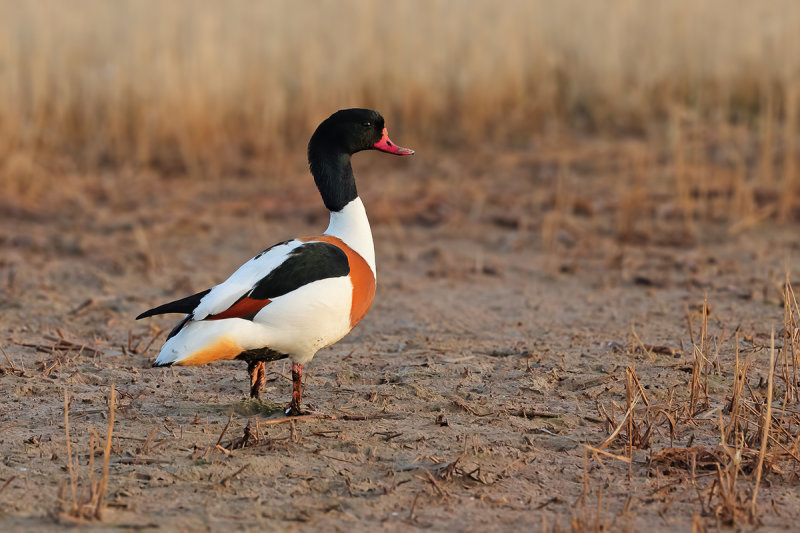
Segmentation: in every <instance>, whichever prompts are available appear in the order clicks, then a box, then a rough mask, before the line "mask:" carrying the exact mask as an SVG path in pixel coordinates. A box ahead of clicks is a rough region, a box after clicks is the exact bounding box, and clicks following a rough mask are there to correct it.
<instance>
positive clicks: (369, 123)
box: [361, 122, 372, 128]
mask: <svg viewBox="0 0 800 533" xmlns="http://www.w3.org/2000/svg"><path fill="white" fill-rule="evenodd" d="M361 125H362V126H364V127H365V128H369V127H370V126H372V122H364V123H362V124H361Z"/></svg>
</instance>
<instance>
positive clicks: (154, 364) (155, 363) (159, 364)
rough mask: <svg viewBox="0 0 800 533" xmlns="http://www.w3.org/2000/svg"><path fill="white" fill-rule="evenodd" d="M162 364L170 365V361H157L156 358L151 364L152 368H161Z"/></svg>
mask: <svg viewBox="0 0 800 533" xmlns="http://www.w3.org/2000/svg"><path fill="white" fill-rule="evenodd" d="M164 366H172V363H159V362H158V360H156V361H153V365H152V367H153V368H161V367H164Z"/></svg>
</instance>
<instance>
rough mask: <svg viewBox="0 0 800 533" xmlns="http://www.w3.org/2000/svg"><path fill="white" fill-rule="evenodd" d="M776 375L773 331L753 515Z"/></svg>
mask: <svg viewBox="0 0 800 533" xmlns="http://www.w3.org/2000/svg"><path fill="white" fill-rule="evenodd" d="M774 375H775V330H774V329H773V330H772V333H771V335H770V349H769V378H768V381H767V409H766V414H765V415H764V429H763V430H762V433H763V436H762V438H761V450H760V452H759V454H758V467H757V468H756V481H755V487H754V488H753V502H752V506H753V510H752V513H753V515H755V514H756V511H757V508H756V499H757V498H758V486H759V485H760V483H761V472H762V470H763V468H764V457H765V456H766V455H767V442H768V441H769V431H770V428H771V427H772V385H773V376H774Z"/></svg>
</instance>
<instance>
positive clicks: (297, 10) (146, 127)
mask: <svg viewBox="0 0 800 533" xmlns="http://www.w3.org/2000/svg"><path fill="white" fill-rule="evenodd" d="M0 12H2V14H3V16H2V17H0V163H2V164H3V165H4V167H6V168H7V167H9V165H10V167H11V169H13V170H19V169H20V168H22V169H28V168H35V167H36V165H38V164H40V163H41V161H42V158H44V157H45V156H47V157H49V156H54V155H57V156H61V157H65V158H66V159H67V160H68V161H69V162H70V163H71V164H78V165H82V166H86V167H89V168H97V167H103V166H107V165H118V164H123V163H124V164H128V163H133V164H144V165H148V166H155V167H157V168H159V169H163V170H166V171H181V172H183V171H189V172H218V171H221V170H236V169H241V168H242V167H243V166H244V167H246V168H251V167H253V168H261V167H264V166H266V165H267V161H268V159H267V156H270V155H274V154H275V153H279V152H281V151H283V150H285V149H286V147H290V146H301V147H302V146H303V145H304V143H305V140H306V139H307V137H308V133H309V131H310V130H311V128H313V126H314V125H315V124H316V123H318V122H319V120H320V119H321V118H323V117H325V116H327V114H329V113H330V111H331V110H332V109H337V108H341V107H346V106H354V105H359V106H372V107H376V108H379V109H381V110H382V111H384V113H385V114H386V115H387V116H389V117H391V121H392V124H393V125H394V127H395V128H397V127H401V128H402V129H403V131H404V134H405V136H404V138H409V139H412V140H419V139H426V140H428V141H437V142H439V143H440V144H443V145H448V144H453V143H454V142H455V141H468V142H470V141H471V142H475V141H480V142H485V141H486V140H487V139H489V140H492V139H505V140H511V141H512V142H514V143H517V144H519V143H520V142H522V143H524V142H526V141H527V139H528V138H529V137H530V136H531V135H535V134H553V133H555V134H558V132H559V131H563V130H564V128H569V129H573V128H578V129H581V130H583V131H590V132H591V131H625V132H647V131H649V130H650V129H651V127H652V125H653V124H656V123H659V122H661V121H668V119H669V117H675V116H677V115H676V112H678V111H680V110H682V109H690V110H695V111H698V112H700V113H701V114H706V115H708V116H719V115H720V114H721V115H726V114H733V115H736V116H737V117H738V119H737V120H740V121H751V120H753V119H756V118H757V117H758V116H763V117H764V118H765V120H763V121H761V122H760V124H761V128H760V131H761V140H762V149H761V162H760V163H759V164H760V166H761V169H762V170H761V171H762V173H764V175H765V179H767V178H769V179H773V178H775V177H776V174H775V173H774V172H773V170H772V167H771V154H773V153H774V145H775V141H776V137H778V136H780V135H779V134H780V132H781V131H782V130H781V129H780V127H779V125H778V122H779V121H782V120H783V118H784V117H788V118H789V119H790V120H789V121H788V122H787V126H786V127H785V131H783V133H782V134H781V135H785V136H786V137H787V139H789V140H790V141H791V146H794V144H795V143H794V137H795V131H794V129H795V128H794V122H796V117H797V103H796V99H797V97H796V95H797V90H796V87H797V82H798V75H799V74H800V53H799V52H798V50H800V46H798V45H799V44H800V36H799V35H798V32H797V28H798V27H800V4H797V3H796V2H792V1H788V0H784V1H776V2H734V3H733V4H732V3H731V2H730V1H727V0H709V1H707V2H694V1H692V0H677V1H674V2H655V3H653V2H628V1H622V0H620V1H603V2H583V1H579V0H567V1H563V2H550V1H548V0H536V1H527V0H525V1H523V0H509V1H506V2H502V3H499V4H498V3H497V2H490V1H476V2H470V5H469V8H468V9H459V8H454V6H453V4H452V2H446V1H443V0H439V1H427V0H409V1H406V2H394V3H392V2H389V3H386V2H383V3H375V2H370V1H368V0H351V1H345V2H331V1H319V2H313V3H308V2H278V1H272V2H246V1H234V2H224V3H221V2H209V1H195V0H177V1H174V2H158V1H156V0H128V1H118V2H103V1H100V0H84V1H81V2H50V1H45V0H39V1H36V0H33V1H30V2H15V1H12V0H0ZM753 21H758V23H757V24H754V23H753ZM714 113H717V115H714ZM678 148H679V149H680V146H679V147H678ZM784 167H785V172H784V173H785V174H786V179H785V180H784V181H785V187H787V188H790V189H794V188H796V187H797V185H796V182H795V181H793V180H792V179H793V178H792V177H793V175H794V170H793V169H794V166H793V162H792V161H791V160H787V161H786V163H785V164H784ZM688 171H689V169H687V168H684V169H683V170H681V171H680V173H679V175H678V176H677V177H676V179H677V180H678V183H679V184H684V185H685V183H686V181H685V180H690V179H691V176H690V175H689V174H685V173H684V172H688ZM790 207H791V206H789V205H783V206H782V207H781V209H782V213H784V214H786V213H788V210H789V209H790Z"/></svg>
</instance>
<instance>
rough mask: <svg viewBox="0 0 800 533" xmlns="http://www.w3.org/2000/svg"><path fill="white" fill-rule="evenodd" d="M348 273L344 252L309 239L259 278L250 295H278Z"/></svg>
mask: <svg viewBox="0 0 800 533" xmlns="http://www.w3.org/2000/svg"><path fill="white" fill-rule="evenodd" d="M349 273H350V263H349V262H348V261H347V254H345V253H344V251H342V250H341V249H340V248H339V247H337V246H334V245H333V244H329V243H327V242H309V243H307V244H304V245H302V246H299V247H297V248H295V249H294V250H292V251H291V252H289V257H288V258H287V259H286V261H284V262H283V263H281V264H280V265H279V266H278V267H276V268H275V269H274V270H273V271H272V272H270V273H269V274H267V275H266V276H264V277H263V278H261V280H259V281H258V283H256V285H255V286H254V287H253V290H252V291H250V294H249V296H248V297H249V298H252V299H254V300H266V299H268V298H277V297H278V296H283V295H284V294H287V293H290V292H292V291H293V290H295V289H299V288H300V287H302V286H303V285H308V284H309V283H311V282H313V281H317V280H321V279H328V278H338V277H341V276H346V275H348V274H349Z"/></svg>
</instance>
